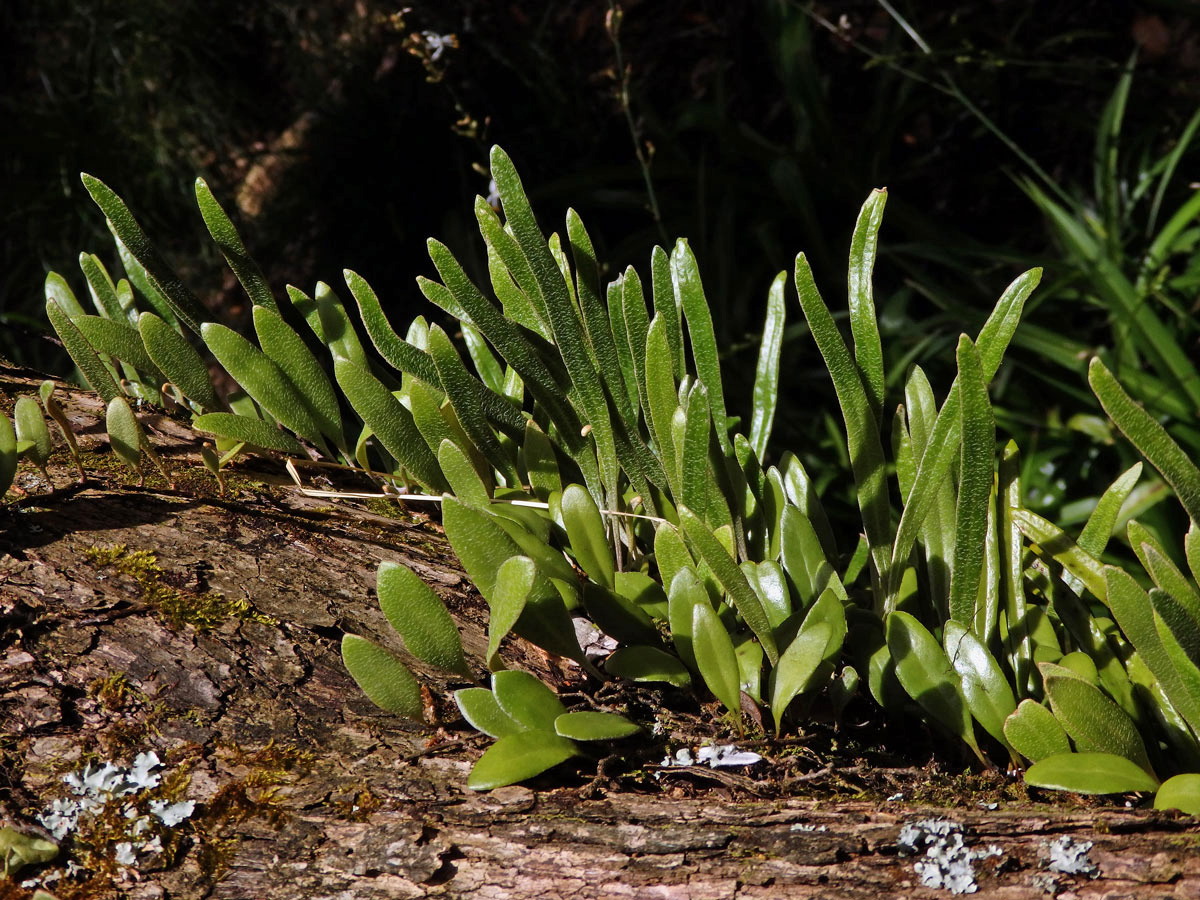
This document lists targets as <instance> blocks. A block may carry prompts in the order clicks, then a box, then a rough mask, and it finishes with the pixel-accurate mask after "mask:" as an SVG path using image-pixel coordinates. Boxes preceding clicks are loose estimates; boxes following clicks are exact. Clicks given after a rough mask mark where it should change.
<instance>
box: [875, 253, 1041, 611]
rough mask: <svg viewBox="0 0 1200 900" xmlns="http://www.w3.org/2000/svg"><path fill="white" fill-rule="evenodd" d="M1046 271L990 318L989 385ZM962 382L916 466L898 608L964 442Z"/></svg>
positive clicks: (891, 592)
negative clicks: (908, 566)
mask: <svg viewBox="0 0 1200 900" xmlns="http://www.w3.org/2000/svg"><path fill="white" fill-rule="evenodd" d="M1041 278H1042V270H1041V269H1030V270H1029V271H1028V272H1025V273H1024V274H1023V275H1019V276H1018V277H1017V278H1016V279H1015V280H1014V281H1013V282H1012V284H1010V285H1009V286H1008V287H1007V288H1006V289H1005V291H1004V293H1003V294H1002V295H1001V296H1000V299H999V301H997V303H996V307H995V309H993V310H992V314H991V315H990V316H988V319H987V321H986V322H984V324H983V327H982V328H981V329H980V330H979V335H978V337H977V338H976V340H975V347H976V349H977V350H978V351H979V360H980V368H981V369H982V371H983V379H984V382H985V383H986V382H990V381H991V380H992V377H993V376H994V375H995V374H996V370H997V369H998V368H1000V362H1001V360H1002V359H1003V358H1004V351H1005V350H1007V349H1008V344H1009V341H1011V340H1012V336H1013V333H1014V332H1015V331H1016V329H1017V323H1018V322H1019V321H1020V319H1021V310H1022V309H1023V308H1024V305H1025V300H1026V299H1027V298H1028V297H1029V295H1030V294H1031V293H1032V292H1033V289H1034V288H1035V287H1037V285H1038V282H1039V281H1041ZM961 402H962V399H961V397H960V395H959V387H958V383H957V382H955V384H953V385H952V386H951V388H950V393H949V394H948V395H947V397H946V402H945V403H944V404H942V409H941V412H939V413H938V417H937V420H936V421H935V422H934V423H933V428H932V430H931V432H930V434H929V440H928V442H927V449H926V452H925V454H924V456H922V458H921V462H920V465H919V466H918V467H917V477H916V480H915V481H914V482H913V489H912V491H911V492H910V493H909V496H908V500H907V502H906V503H905V506H904V513H903V514H902V515H901V517H900V525H899V526H898V528H897V529H896V540H895V543H894V544H893V545H892V559H891V573H892V574H891V578H890V580H889V582H888V590H887V596H888V603H889V604H890V603H893V602H894V600H895V595H896V592H897V591H898V589H899V585H900V579H901V577H902V576H903V566H902V562H903V561H904V560H906V559H907V558H908V555H909V553H911V552H912V548H913V543H914V542H915V541H916V539H917V535H918V534H920V532H921V527H922V525H923V524H924V522H925V517H926V515H928V513H929V511H930V509H931V508H932V507H933V505H934V503H935V501H936V500H937V498H938V495H939V486H940V485H941V484H942V481H943V479H945V477H946V475H947V474H948V473H949V472H950V467H951V466H952V465H953V463H954V460H955V458H956V457H957V456H958V453H959V442H960V441H961V440H962V432H961V430H960V429H961V427H962V421H961V413H960V412H959V404H960V403H961Z"/></svg>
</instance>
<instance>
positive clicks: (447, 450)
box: [437, 438, 492, 507]
mask: <svg viewBox="0 0 1200 900" xmlns="http://www.w3.org/2000/svg"><path fill="white" fill-rule="evenodd" d="M437 461H438V466H439V467H440V468H441V470H442V477H443V478H445V479H446V481H447V482H448V483H449V485H450V491H451V493H453V494H454V496H456V497H458V498H459V499H460V500H465V501H467V502H468V503H472V504H474V505H475V506H481V507H486V506H488V505H489V504H490V503H491V502H492V493H491V491H490V490H488V486H487V484H486V483H484V480H483V478H481V477H480V475H479V473H478V472H477V471H476V470H475V466H474V465H473V464H472V462H471V457H470V456H469V455H468V454H467V452H466V451H464V450H463V449H462V448H461V447H459V446H458V444H456V443H454V441H452V440H450V438H443V439H442V442H441V444H439V445H438V453H437Z"/></svg>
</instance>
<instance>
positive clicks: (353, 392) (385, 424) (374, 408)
mask: <svg viewBox="0 0 1200 900" xmlns="http://www.w3.org/2000/svg"><path fill="white" fill-rule="evenodd" d="M333 374H334V376H335V377H336V378H337V383H338V385H339V386H340V387H341V389H342V393H344V394H345V395H346V399H347V400H349V401H350V405H351V406H352V407H354V411H355V412H356V413H358V414H359V415H360V416H362V420H363V421H364V422H365V423H366V424H367V425H368V427H370V429H371V430H372V431H374V432H375V435H376V437H378V438H379V442H380V443H381V444H383V446H384V449H386V450H387V452H388V453H390V454H391V455H392V457H393V458H394V459H395V460H396V462H398V463H399V464H400V465H402V466H403V467H404V468H405V469H406V470H407V471H408V472H409V473H410V474H411V475H412V477H413V478H415V479H416V480H417V481H418V482H420V483H421V484H422V485H423V486H424V487H425V488H426V489H427V490H434V491H437V490H441V489H443V488H444V487H445V486H446V482H445V479H444V478H443V477H442V471H441V469H440V468H439V467H438V464H437V460H436V459H435V458H434V455H433V451H431V450H430V449H429V445H428V444H426V443H425V441H424V440H423V439H422V438H421V433H420V432H419V431H418V430H417V426H416V425H415V424H414V423H413V420H412V414H411V413H409V411H408V410H407V409H405V408H404V407H403V406H402V405H401V404H400V401H399V400H397V399H396V398H395V397H393V396H392V393H391V391H389V390H388V389H387V388H386V387H384V386H383V385H382V384H381V383H380V382H379V381H378V380H377V379H376V378H375V376H374V375H371V374H370V373H369V372H367V371H364V370H363V369H360V368H359V367H358V366H356V365H355V364H354V363H352V362H351V361H350V360H348V359H335V360H334V361H333Z"/></svg>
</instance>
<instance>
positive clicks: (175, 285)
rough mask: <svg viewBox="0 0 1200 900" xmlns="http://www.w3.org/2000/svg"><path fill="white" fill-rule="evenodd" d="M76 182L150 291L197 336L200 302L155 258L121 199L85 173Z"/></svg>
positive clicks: (201, 309) (146, 240) (148, 240)
mask: <svg viewBox="0 0 1200 900" xmlns="http://www.w3.org/2000/svg"><path fill="white" fill-rule="evenodd" d="M80 178H81V179H82V180H83V186H84V187H85V188H87V192H88V193H89V194H91V195H92V199H93V200H95V201H96V205H97V206H99V207H100V209H101V211H103V213H104V215H105V216H107V217H108V220H109V222H111V223H112V229H113V231H114V232H115V233H116V235H117V237H118V238H120V240H121V243H122V244H124V245H125V247H126V249H127V250H128V251H129V253H130V254H131V255H132V256H133V257H134V258H135V259H136V260H137V261H138V262H139V263H140V264H141V265H142V267H143V268H144V269H145V271H146V276H147V278H148V279H149V280H150V283H151V284H152V285H153V286H154V289H155V290H156V291H158V293H159V294H160V295H162V297H163V298H164V299H165V300H166V301H167V303H168V304H169V305H170V307H171V311H172V312H173V313H174V314H175V316H176V317H177V318H178V319H179V321H180V322H182V323H183V324H184V325H186V326H187V327H188V328H190V329H191V330H192V331H194V332H195V333H196V334H199V333H200V323H201V322H202V321H204V319H205V318H207V316H206V314H205V311H204V307H203V305H201V303H200V301H199V300H197V299H196V296H195V295H194V294H193V293H192V292H191V291H189V290H188V289H187V288H186V287H185V286H184V284H183V282H182V281H180V279H179V276H178V275H176V274H175V271H174V270H173V269H172V268H171V267H170V266H169V265H167V263H166V261H165V260H164V259H163V258H162V257H161V256H160V255H159V253H158V251H157V250H156V249H155V248H154V245H153V244H151V243H150V239H149V238H148V237H146V233H145V232H144V231H142V228H141V226H140V225H138V223H137V220H136V219H135V218H134V217H133V214H132V213H131V212H130V211H129V208H128V207H127V206H126V205H125V203H124V202H123V201H122V200H121V198H120V197H118V196H117V195H116V194H115V193H113V191H112V190H111V189H110V188H109V187H108V185H106V184H105V183H104V182H102V181H101V180H100V179H98V178H93V177H92V176H91V175H88V174H86V173H84V174H81V175H80Z"/></svg>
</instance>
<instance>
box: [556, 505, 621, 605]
mask: <svg viewBox="0 0 1200 900" xmlns="http://www.w3.org/2000/svg"><path fill="white" fill-rule="evenodd" d="M561 507H562V518H563V524H564V525H565V526H566V529H567V539H568V540H569V541H570V542H571V551H572V552H573V553H574V554H575V559H576V561H577V562H578V563H579V565H580V567H581V568H582V569H583V570H584V571H585V572H587V573H588V575H589V576H591V578H592V580H593V581H595V582H597V583H598V584H601V585H603V586H604V587H607V588H611V587H612V586H613V575H614V573H615V572H616V562H615V560H613V555H612V549H611V548H610V547H609V545H608V535H607V532H606V530H605V528H604V520H603V519H602V518H600V510H599V509H597V508H596V502H595V501H594V500H593V499H592V495H591V494H589V493H588V492H587V490H586V489H585V488H583V487H580V486H579V485H577V484H570V485H567V487H566V488H565V489H564V490H563V493H562V501H561Z"/></svg>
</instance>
